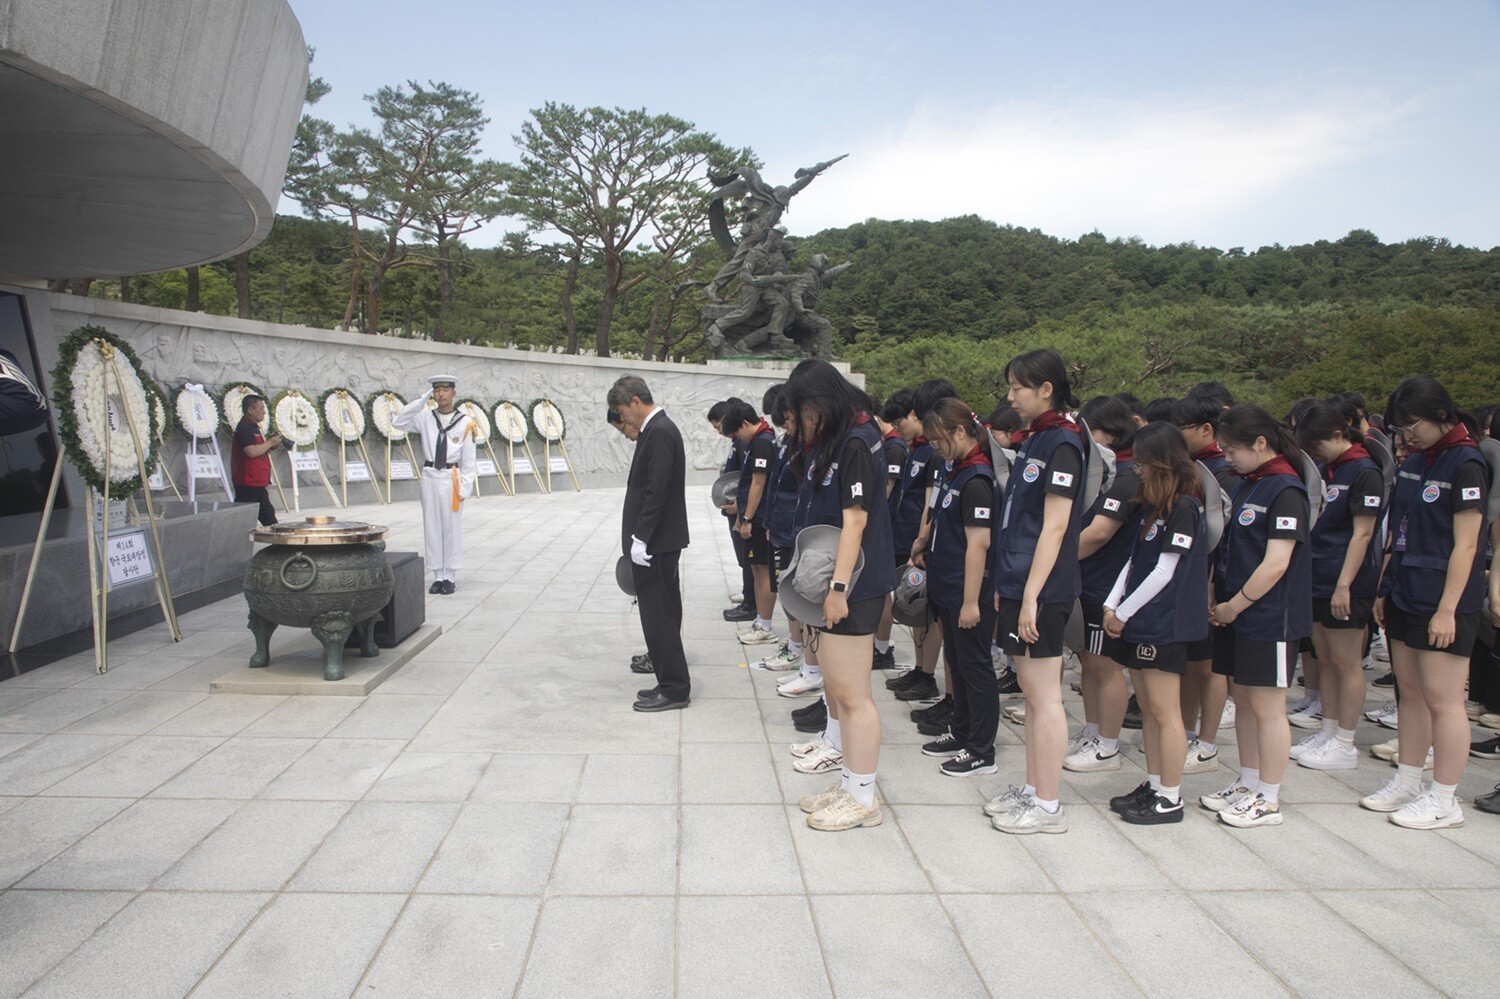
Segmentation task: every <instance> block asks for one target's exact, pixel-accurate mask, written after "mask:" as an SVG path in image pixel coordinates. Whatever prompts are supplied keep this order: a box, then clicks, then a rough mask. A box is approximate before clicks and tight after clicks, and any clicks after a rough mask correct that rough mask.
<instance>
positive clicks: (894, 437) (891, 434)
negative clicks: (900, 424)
mask: <svg viewBox="0 0 1500 999" xmlns="http://www.w3.org/2000/svg"><path fill="white" fill-rule="evenodd" d="M885 439H886V440H888V441H899V440H905V438H904V437H902V436H901V431H899V430H897V429H896V428H895V427H892V428H891V429H890V430H888V431H886V435H885Z"/></svg>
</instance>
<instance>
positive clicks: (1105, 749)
mask: <svg viewBox="0 0 1500 999" xmlns="http://www.w3.org/2000/svg"><path fill="white" fill-rule="evenodd" d="M1099 751H1100V752H1102V753H1104V755H1106V756H1108V755H1110V754H1111V753H1118V752H1119V751H1120V740H1119V739H1105V738H1103V737H1101V738H1100V739H1099Z"/></svg>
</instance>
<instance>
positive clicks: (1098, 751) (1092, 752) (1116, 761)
mask: <svg viewBox="0 0 1500 999" xmlns="http://www.w3.org/2000/svg"><path fill="white" fill-rule="evenodd" d="M1063 769H1065V770H1071V771H1073V772H1074V773H1081V774H1091V773H1101V772H1103V771H1105V770H1118V769H1120V750H1119V749H1114V750H1111V751H1109V752H1106V751H1105V750H1104V748H1103V747H1102V745H1101V744H1100V742H1099V738H1098V737H1097V736H1090V737H1089V738H1088V739H1086V740H1084V743H1083V745H1081V746H1080V747H1079V748H1078V751H1077V752H1076V753H1070V754H1068V755H1067V756H1066V757H1064V758H1063Z"/></svg>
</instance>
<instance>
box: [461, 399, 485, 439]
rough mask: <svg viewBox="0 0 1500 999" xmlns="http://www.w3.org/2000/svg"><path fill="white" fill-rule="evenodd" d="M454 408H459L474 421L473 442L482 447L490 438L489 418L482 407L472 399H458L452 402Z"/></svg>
mask: <svg viewBox="0 0 1500 999" xmlns="http://www.w3.org/2000/svg"><path fill="white" fill-rule="evenodd" d="M453 408H454V409H458V410H461V411H462V412H463V413H464V415H466V416H467V417H468V418H469V419H471V420H473V421H474V443H475V444H476V445H478V446H479V447H483V446H484V445H485V444H486V443H488V442H489V439H490V418H489V417H488V416H486V415H485V412H484V407H483V406H481V405H479V403H477V402H475V401H474V400H473V399H460V400H459V401H458V402H457V403H455V404H454V407H453Z"/></svg>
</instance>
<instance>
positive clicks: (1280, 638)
mask: <svg viewBox="0 0 1500 999" xmlns="http://www.w3.org/2000/svg"><path fill="white" fill-rule="evenodd" d="M1283 489H1295V490H1297V491H1298V492H1299V493H1301V494H1302V495H1303V497H1304V498H1305V497H1306V496H1307V487H1306V486H1304V485H1303V484H1302V480H1301V479H1300V478H1298V477H1297V476H1295V475H1285V474H1282V475H1267V476H1266V477H1265V478H1263V479H1260V480H1259V481H1257V482H1251V481H1250V480H1249V479H1242V480H1240V484H1239V487H1238V488H1237V490H1236V491H1235V494H1234V508H1233V510H1232V511H1231V514H1230V518H1229V523H1228V524H1227V525H1225V527H1224V540H1223V542H1221V543H1220V545H1219V568H1218V572H1216V573H1215V574H1214V584H1215V590H1216V593H1217V595H1218V599H1219V600H1220V601H1225V600H1228V599H1229V598H1230V597H1232V596H1234V595H1235V594H1236V593H1238V592H1240V588H1241V587H1242V586H1244V585H1245V582H1246V580H1248V579H1249V578H1250V576H1251V574H1252V573H1254V572H1255V569H1256V567H1257V566H1259V565H1260V564H1261V562H1262V561H1264V560H1265V557H1266V544H1267V542H1268V541H1269V540H1270V539H1269V537H1268V535H1269V532H1270V513H1269V510H1270V507H1271V504H1272V503H1273V502H1274V501H1275V499H1276V497H1277V496H1279V495H1281V491H1282V490H1283ZM1303 509H1304V510H1306V509H1307V507H1304V508H1303ZM1303 516H1304V517H1306V516H1307V514H1305V513H1304V514H1303ZM1247 596H1255V597H1259V598H1260V599H1258V600H1256V602H1255V603H1253V604H1251V605H1250V606H1249V607H1248V608H1247V609H1246V610H1245V612H1244V613H1243V614H1241V615H1240V616H1239V617H1237V618H1235V621H1234V624H1232V625H1230V627H1231V628H1232V629H1233V631H1234V633H1235V635H1236V636H1238V637H1240V638H1248V639H1253V640H1255V641H1261V642H1290V641H1294V640H1296V639H1302V638H1307V637H1308V636H1310V635H1311V634H1312V553H1311V552H1310V551H1309V550H1308V546H1307V545H1305V544H1298V545H1297V546H1296V547H1295V548H1293V550H1292V561H1291V563H1290V564H1289V565H1288V566H1287V570H1286V572H1284V573H1282V576H1281V578H1280V579H1279V580H1277V581H1276V585H1275V586H1273V587H1271V591H1270V592H1269V593H1264V594H1261V593H1254V594H1248V595H1247Z"/></svg>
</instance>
